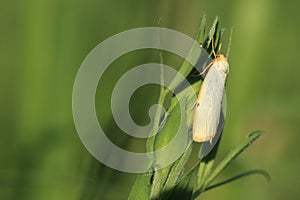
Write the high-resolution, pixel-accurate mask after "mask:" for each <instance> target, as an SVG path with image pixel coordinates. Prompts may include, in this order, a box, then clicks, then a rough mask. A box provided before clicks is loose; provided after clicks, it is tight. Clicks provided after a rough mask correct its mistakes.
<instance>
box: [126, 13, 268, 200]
mask: <svg viewBox="0 0 300 200" xmlns="http://www.w3.org/2000/svg"><path fill="white" fill-rule="evenodd" d="M205 23H206V18H205V16H203V17H202V20H201V23H200V26H199V29H198V33H197V35H196V38H195V40H196V41H197V42H198V43H200V44H202V46H203V47H204V48H205V49H206V51H207V52H212V48H214V50H216V49H217V47H218V46H219V44H220V43H221V40H222V36H223V33H224V29H219V21H218V18H216V19H215V21H214V23H213V25H212V27H211V28H210V30H209V33H208V35H207V36H206V37H205ZM231 33H232V31H231ZM231 35H232V34H230V38H229V45H228V47H227V53H226V56H227V57H228V56H229V49H230V43H231ZM212 43H214V46H213V47H212V45H211V44H212ZM190 54H191V56H193V49H191V51H190ZM160 57H161V62H162V59H163V58H162V54H161V53H160ZM204 64H207V63H204ZM204 64H203V65H204ZM192 71H193V66H191V65H190V64H189V63H188V62H187V61H184V62H183V64H182V66H181V67H180V69H179V73H180V74H181V75H183V76H184V77H188V76H189V75H190V74H191V73H192ZM161 81H162V82H163V76H162V77H161ZM179 84H180V81H179V79H177V78H176V77H175V78H174V80H173V82H172V83H171V85H170V88H172V89H174V88H176V87H177V86H178V85H179ZM192 86H193V89H194V90H195V91H199V88H200V86H201V81H200V80H199V81H197V82H195V83H193V85H192ZM168 96H170V90H169V89H166V88H164V87H163V86H162V87H161V90H160V97H159V100H158V103H159V104H160V105H164V104H165V103H166V102H165V101H166V99H167V97H168ZM178 96H179V98H185V105H186V108H187V109H186V113H181V112H180V105H179V103H178V101H179V100H178V99H177V98H176V97H171V103H170V106H169V108H168V110H167V115H166V116H167V117H165V119H164V120H163V121H164V126H163V128H162V129H161V130H160V126H161V123H162V120H161V118H162V110H160V109H158V110H157V112H156V117H155V124H154V129H153V132H154V133H158V134H155V136H153V137H151V138H149V139H148V141H147V150H148V151H155V150H158V149H160V148H162V147H164V146H165V145H167V144H168V143H169V142H170V141H171V140H172V138H173V137H174V134H175V133H176V129H177V127H176V124H178V122H180V119H181V115H184V116H183V118H184V119H185V120H186V131H187V134H188V131H189V130H190V127H191V125H192V120H193V118H192V117H191V116H193V111H192V110H191V109H188V108H190V107H192V105H193V103H194V102H193V100H192V99H191V98H190V94H189V93H188V91H187V90H182V91H181V92H180V94H179V95H178ZM261 135H262V132H261V131H254V132H252V133H250V134H249V135H247V136H246V137H245V138H244V139H243V140H242V141H241V142H240V143H239V144H238V145H237V146H236V147H235V148H233V149H232V151H231V152H230V153H229V154H228V155H227V156H226V157H225V158H224V159H223V160H222V161H221V162H220V163H218V164H217V165H216V166H215V165H214V160H215V158H216V155H217V150H218V146H219V143H220V140H219V141H218V143H217V144H216V145H215V147H214V148H213V150H212V151H211V152H210V153H209V154H208V155H207V156H205V157H204V158H202V159H201V160H199V161H198V162H197V164H196V165H195V166H194V167H192V169H190V170H189V172H187V173H184V169H185V167H186V163H187V161H188V159H189V157H190V155H191V152H192V146H193V145H190V146H188V147H187V148H186V150H185V152H184V153H183V154H182V155H181V157H180V158H179V159H178V160H176V161H175V162H174V163H173V164H171V165H169V166H167V167H165V168H163V169H159V170H156V171H154V172H148V173H144V174H140V175H138V177H137V179H136V181H135V183H134V185H133V187H132V190H131V193H130V195H129V199H130V200H135V199H141V200H148V199H195V198H197V197H198V196H199V195H200V194H201V193H203V192H205V191H207V190H210V189H213V188H215V187H218V186H220V185H223V184H226V183H228V182H231V181H233V180H236V179H238V178H241V177H244V176H248V175H252V174H261V175H264V176H265V177H266V178H268V177H269V176H268V174H267V173H266V172H265V171H263V170H252V171H248V172H245V173H242V174H240V175H237V176H235V177H233V178H230V179H228V180H225V181H222V182H220V183H216V184H213V185H212V183H213V181H214V180H215V179H216V177H217V176H218V175H219V174H220V173H221V172H222V170H224V169H225V167H227V166H228V165H229V163H230V162H231V161H232V160H233V159H234V158H235V157H237V156H238V155H239V154H240V153H241V152H242V151H243V150H244V149H245V148H246V147H247V146H249V145H250V144H251V143H252V142H253V141H255V140H256V139H257V138H258V137H260V136H261ZM165 156H168V155H159V157H161V158H164V157H165ZM154 160H155V159H154ZM157 160H158V161H159V160H160V159H157ZM154 162H156V161H154ZM156 164H159V163H156Z"/></svg>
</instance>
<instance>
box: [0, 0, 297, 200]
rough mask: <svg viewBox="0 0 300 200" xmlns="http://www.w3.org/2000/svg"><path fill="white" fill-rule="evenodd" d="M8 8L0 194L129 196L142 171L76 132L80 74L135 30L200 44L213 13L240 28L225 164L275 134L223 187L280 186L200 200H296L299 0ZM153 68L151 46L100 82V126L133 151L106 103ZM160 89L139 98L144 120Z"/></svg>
mask: <svg viewBox="0 0 300 200" xmlns="http://www.w3.org/2000/svg"><path fill="white" fill-rule="evenodd" d="M1 3H2V5H1V8H0V10H1V12H0V15H1V16H0V21H1V38H0V41H1V52H0V53H1V54H0V56H1V59H0V63H1V68H0V74H1V78H0V85H1V98H0V101H1V102H0V106H1V112H0V119H1V120H0V123H1V140H0V152H1V153H0V162H1V164H0V198H1V199H28V200H29V199H30V200H34V199H44V200H48V199H49V200H50V199H126V198H127V196H128V194H129V191H130V187H131V185H132V184H133V182H134V180H135V177H136V174H128V173H123V172H118V171H116V170H113V169H110V168H108V167H106V166H104V165H102V164H101V163H99V162H98V161H97V160H95V159H94V158H93V157H92V156H91V155H90V154H89V153H88V152H87V150H86V149H85V148H84V146H83V145H82V143H81V142H80V140H79V137H78V135H77V132H76V130H75V126H74V123H73V118H72V109H71V103H72V87H73V82H74V78H75V75H76V72H77V70H78V69H79V66H80V64H81V62H82V61H83V59H84V58H85V57H86V55H87V54H88V53H89V52H90V51H91V50H92V49H93V48H94V47H95V46H96V45H97V44H99V43H100V42H101V41H103V40H105V39H106V38H108V37H110V36H112V35H114V34H117V33H119V32H121V31H125V30H128V29H131V28H136V27H145V26H157V24H158V19H159V18H161V20H162V23H163V26H164V27H167V28H171V29H175V30H177V31H180V32H183V33H185V34H187V35H189V36H191V37H194V35H195V33H196V30H197V26H198V24H199V21H200V17H201V15H202V13H203V12H205V14H206V15H207V29H208V28H209V26H210V25H211V23H212V22H213V19H214V17H215V16H216V15H218V16H219V17H220V21H221V27H225V28H227V31H226V33H225V38H228V35H229V29H230V28H231V26H233V27H234V28H235V31H234V36H233V43H232V49H231V55H230V60H229V62H230V67H231V68H230V75H229V79H228V83H227V101H228V104H227V121H226V125H225V130H224V135H223V138H222V142H221V146H220V151H219V158H222V156H224V155H225V154H226V153H227V152H228V151H229V150H230V148H231V147H233V146H234V145H235V144H237V143H238V142H239V141H240V140H241V138H243V136H244V135H246V134H247V133H248V132H250V131H252V130H255V129H262V130H264V131H265V133H266V134H265V135H264V136H263V137H262V138H261V139H259V140H258V141H257V142H256V143H255V144H254V145H253V146H251V147H250V148H249V149H247V151H246V152H245V153H243V154H242V156H240V157H239V158H238V159H236V160H235V161H234V162H233V163H232V164H231V166H229V167H228V168H227V169H226V170H225V171H224V173H223V174H222V176H221V177H220V178H219V180H222V179H223V178H228V177H230V176H232V175H234V174H237V173H240V172H243V171H245V170H248V169H253V168H263V169H265V170H267V171H268V172H269V173H270V174H271V176H272V181H271V182H270V183H266V181H264V180H263V178H262V177H257V176H253V177H249V178H246V179H242V180H238V181H236V182H233V183H231V184H228V185H225V186H222V187H220V188H217V189H215V190H211V191H208V192H206V193H204V194H203V195H202V196H201V197H200V199H272V200H274V199H284V198H285V199H298V198H299V196H300V190H299V185H300V177H299V175H298V174H299V173H298V169H299V164H300V160H299V154H298V152H299V150H300V149H299V142H300V135H299V133H298V130H299V128H300V123H299V120H300V112H299V108H300V107H299V103H300V91H299V83H298V80H299V78H298V77H299V74H300V66H298V65H297V62H296V58H297V57H298V55H297V53H298V52H297V49H298V48H299V37H298V35H299V34H300V29H299V27H298V26H297V22H296V21H297V19H298V17H300V16H299V11H298V8H299V6H300V3H299V2H298V1H286V2H283V1H279V0H272V1H271V0H245V1H239V0H231V1H207V0H206V1H205V0H188V1H179V0H176V1H174V0H173V1H171V0H165V1H158V0H153V1H145V0H144V1H140V0H132V1H116V0H111V1H91V0H87V1H68V0H52V1H50V0H40V1H39V0H35V1H34V0H31V1H30V0H26V1H18V0H17V1H2V2H1ZM224 49H225V48H224ZM166 57H167V59H166V62H167V64H170V65H171V66H174V67H175V68H178V67H179V65H180V63H181V60H180V59H178V58H177V57H176V56H173V57H172V56H170V55H167V56H166ZM168 58H169V59H168ZM154 61H156V62H157V61H159V58H158V56H157V51H154V50H153V51H152V50H145V51H138V52H134V53H129V54H128V55H124V56H123V57H121V58H120V59H118V60H117V61H116V62H114V63H113V65H112V66H110V68H109V69H108V70H107V72H106V76H104V78H103V79H101V81H100V83H99V89H98V91H97V97H96V100H97V105H96V107H97V110H98V113H97V114H98V117H99V121H100V123H101V125H102V126H103V128H104V130H105V131H106V133H107V134H108V136H109V137H110V138H111V140H113V141H114V142H115V143H116V144H117V145H118V146H121V147H122V148H124V149H129V150H132V151H143V148H144V145H145V141H141V140H138V139H132V138H130V137H129V136H127V135H125V134H122V132H121V131H120V130H119V129H118V127H116V125H115V123H114V122H113V120H112V116H111V111H110V109H109V106H107V105H110V95H111V92H112V89H113V86H114V84H115V83H116V81H117V80H118V78H119V77H120V76H121V75H122V74H123V73H125V72H126V71H127V70H128V69H130V68H132V67H134V66H135V65H137V64H142V63H147V62H154ZM100 86H101V87H100ZM157 92H158V87H157V86H153V85H150V86H145V87H143V88H141V89H139V90H138V91H137V92H136V94H135V95H134V97H133V99H132V101H133V102H132V104H131V106H130V110H131V112H132V117H133V119H135V120H136V121H137V123H139V124H146V123H148V122H149V119H148V117H147V112H148V109H149V107H150V106H151V104H153V103H154V102H155V100H156V99H157ZM145 95H147V96H146V97H147V98H146V99H145Z"/></svg>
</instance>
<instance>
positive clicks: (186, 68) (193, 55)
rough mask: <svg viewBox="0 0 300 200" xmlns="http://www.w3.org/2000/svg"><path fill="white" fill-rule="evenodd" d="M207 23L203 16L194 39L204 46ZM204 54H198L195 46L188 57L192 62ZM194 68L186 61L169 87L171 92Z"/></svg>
mask: <svg viewBox="0 0 300 200" xmlns="http://www.w3.org/2000/svg"><path fill="white" fill-rule="evenodd" d="M205 22H206V16H205V15H203V16H202V18H201V22H200V25H199V28H198V33H197V35H196V37H195V39H194V40H195V41H196V42H197V43H198V44H202V43H203V42H204V32H205ZM202 53H203V52H198V53H196V52H195V46H192V47H191V50H190V52H189V54H188V56H187V57H188V58H190V60H195V61H197V60H198V59H199V57H200V56H201V54H202ZM193 68H194V66H192V65H191V63H189V62H188V61H187V60H184V61H183V63H182V64H181V66H180V68H179V70H178V72H179V73H178V75H176V76H175V77H174V80H173V81H172V82H171V84H170V85H169V88H170V90H171V91H172V90H175V89H176V88H177V87H178V86H179V85H180V83H181V82H182V80H181V78H180V75H181V76H183V77H187V76H188V75H189V74H190V72H191V71H192V70H193Z"/></svg>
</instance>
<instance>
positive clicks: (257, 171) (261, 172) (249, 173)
mask: <svg viewBox="0 0 300 200" xmlns="http://www.w3.org/2000/svg"><path fill="white" fill-rule="evenodd" d="M252 175H261V176H263V177H264V178H265V179H266V180H267V181H268V182H269V181H270V175H269V173H268V172H266V171H265V170H261V169H255V170H250V171H247V172H244V173H241V174H238V175H236V176H234V177H231V178H229V179H227V180H225V181H222V182H219V183H216V184H214V185H211V186H208V187H207V188H205V191H207V190H211V189H213V188H216V187H219V186H222V185H224V184H227V183H230V182H232V181H235V180H238V179H240V178H244V177H247V176H252Z"/></svg>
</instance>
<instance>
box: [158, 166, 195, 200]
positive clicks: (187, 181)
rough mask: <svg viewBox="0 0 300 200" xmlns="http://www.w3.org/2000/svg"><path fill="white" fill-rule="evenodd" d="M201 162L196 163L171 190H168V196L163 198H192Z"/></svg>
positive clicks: (171, 199)
mask: <svg viewBox="0 0 300 200" xmlns="http://www.w3.org/2000/svg"><path fill="white" fill-rule="evenodd" d="M198 166H199V163H198V164H196V165H195V166H194V167H193V168H192V169H191V170H190V171H189V172H188V173H187V174H186V175H185V176H184V177H183V178H182V179H181V180H180V181H179V182H178V183H177V184H176V186H175V187H174V188H173V189H172V190H171V191H166V192H168V193H167V196H164V198H163V199H168V200H174V199H180V200H191V199H192V197H193V190H194V185H195V182H196V181H197V169H198Z"/></svg>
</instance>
